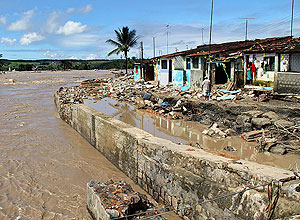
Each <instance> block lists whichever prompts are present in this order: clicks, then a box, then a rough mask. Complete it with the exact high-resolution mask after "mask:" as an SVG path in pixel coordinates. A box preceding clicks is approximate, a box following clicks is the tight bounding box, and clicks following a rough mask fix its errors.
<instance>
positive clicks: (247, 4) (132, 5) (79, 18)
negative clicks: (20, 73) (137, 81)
mask: <svg viewBox="0 0 300 220" xmlns="http://www.w3.org/2000/svg"><path fill="white" fill-rule="evenodd" d="M291 1H292V0H264V1H262V0H251V1H249V0H247V1H246V0H227V1H225V0H214V10H213V29H212V42H213V43H221V42H229V41H237V40H244V39H245V20H244V19H241V18H245V17H247V18H255V19H249V23H248V39H258V38H267V37H279V36H287V35H290V21H291V19H290V17H291ZM294 1H295V8H294V14H295V20H294V29H293V33H294V36H295V37H300V0H294ZM210 10H211V0H185V1H182V0H181V1H179V0H172V1H171V0H152V1H140V0H111V1H107V0H81V1H79V0H51V1H45V0H1V1H0V53H1V54H3V58H4V59H87V60H92V59H115V58H120V57H121V54H119V55H113V56H110V57H108V56H107V54H108V53H109V52H110V51H111V50H113V49H114V47H113V46H112V45H110V44H107V43H106V40H108V39H114V38H115V32H114V30H116V29H118V28H122V27H123V26H128V27H129V28H130V29H131V30H133V29H134V30H136V33H137V35H138V36H140V38H139V43H138V45H137V46H136V47H135V48H132V49H131V50H130V52H129V57H133V56H134V57H137V58H140V57H141V53H140V49H139V46H140V42H141V41H142V42H143V45H144V57H145V58H151V57H153V56H154V50H153V38H154V41H155V55H156V56H158V55H162V54H166V53H167V51H168V52H169V53H173V52H176V51H182V50H186V49H191V48H195V47H196V46H197V45H201V44H204V43H205V44H207V43H208V42H209V25H210ZM202 33H203V38H202ZM167 44H168V46H167ZM123 58H124V57H123Z"/></svg>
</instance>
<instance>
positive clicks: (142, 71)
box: [141, 41, 144, 79]
mask: <svg viewBox="0 0 300 220" xmlns="http://www.w3.org/2000/svg"><path fill="white" fill-rule="evenodd" d="M143 59H144V48H143V41H141V78H142V79H144V68H143V67H144V65H143Z"/></svg>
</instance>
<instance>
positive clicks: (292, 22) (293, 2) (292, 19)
mask: <svg viewBox="0 0 300 220" xmlns="http://www.w3.org/2000/svg"><path fill="white" fill-rule="evenodd" d="M294 5H295V0H292V17H291V37H293V25H294Z"/></svg>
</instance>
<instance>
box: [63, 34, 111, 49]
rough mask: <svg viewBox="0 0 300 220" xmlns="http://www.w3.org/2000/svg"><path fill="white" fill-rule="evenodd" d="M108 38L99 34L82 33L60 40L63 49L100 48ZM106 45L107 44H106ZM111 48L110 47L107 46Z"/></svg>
mask: <svg viewBox="0 0 300 220" xmlns="http://www.w3.org/2000/svg"><path fill="white" fill-rule="evenodd" d="M106 39H108V38H105V39H104V38H103V37H102V36H100V35H99V34H91V33H81V34H74V35H69V36H67V37H63V38H61V39H59V43H60V44H61V46H63V47H71V48H72V47H99V45H100V44H101V43H99V42H103V43H104V42H105V40H106ZM105 45H106V44H105ZM107 46H109V45H107Z"/></svg>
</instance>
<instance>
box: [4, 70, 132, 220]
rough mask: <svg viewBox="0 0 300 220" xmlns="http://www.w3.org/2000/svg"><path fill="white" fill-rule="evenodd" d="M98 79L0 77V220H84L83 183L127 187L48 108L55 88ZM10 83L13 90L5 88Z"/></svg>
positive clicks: (72, 75)
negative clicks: (110, 182) (116, 182)
mask: <svg viewBox="0 0 300 220" xmlns="http://www.w3.org/2000/svg"><path fill="white" fill-rule="evenodd" d="M99 76H103V74H99V73H94V72H93V73H89V74H88V73H84V74H83V73H82V74H80V73H79V72H77V73H71V72H68V73H65V74H62V73H48V74H41V73H28V74H25V73H10V74H5V75H0V99H1V101H0V219H69V218H75V217H76V218H84V219H89V214H88V213H87V211H86V194H85V187H86V183H87V182H88V181H90V180H91V179H98V180H100V181H106V180H108V179H110V178H114V179H116V180H119V179H126V180H127V181H128V182H130V183H131V184H132V182H131V181H130V180H128V178H126V177H125V176H124V174H123V173H121V172H120V171H119V170H118V169H117V168H115V167H114V166H113V165H112V164H111V163H109V162H108V161H107V160H106V159H105V158H104V157H103V156H102V155H101V154H99V153H98V152H97V151H96V150H95V149H94V148H93V147H92V146H91V145H90V144H89V143H88V142H87V141H85V140H84V139H83V138H82V137H81V136H80V135H79V134H77V133H76V132H75V131H74V130H73V129H72V128H71V127H69V126H68V125H67V124H66V123H64V122H63V121H61V120H60V119H59V118H58V116H57V113H56V109H55V106H54V104H53V94H54V92H55V91H56V90H57V89H58V88H59V87H60V86H64V85H70V84H74V83H75V82H78V80H79V78H78V77H84V78H85V79H86V78H95V77H99ZM10 78H13V79H16V84H15V85H10V84H7V82H8V79H10ZM82 79H83V78H81V79H80V80H82Z"/></svg>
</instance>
